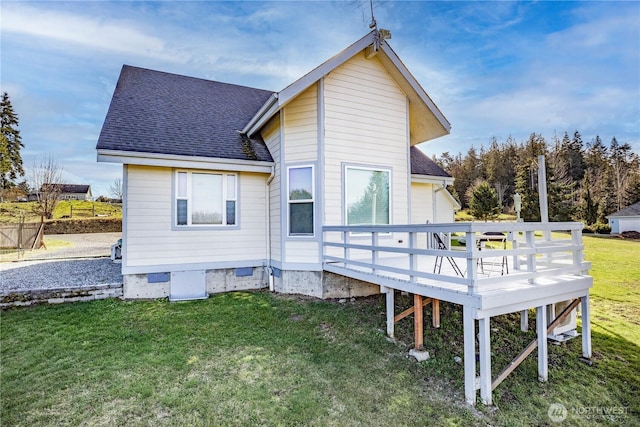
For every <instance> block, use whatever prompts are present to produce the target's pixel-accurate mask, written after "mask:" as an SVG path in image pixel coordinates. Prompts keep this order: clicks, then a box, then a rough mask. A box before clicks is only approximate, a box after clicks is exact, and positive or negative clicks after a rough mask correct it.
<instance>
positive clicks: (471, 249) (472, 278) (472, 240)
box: [466, 231, 478, 295]
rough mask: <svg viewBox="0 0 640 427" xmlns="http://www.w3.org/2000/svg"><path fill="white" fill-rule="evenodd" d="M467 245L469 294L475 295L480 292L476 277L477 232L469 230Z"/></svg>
mask: <svg viewBox="0 0 640 427" xmlns="http://www.w3.org/2000/svg"><path fill="white" fill-rule="evenodd" d="M466 245H467V282H468V285H467V286H468V289H469V294H470V295H473V294H475V293H477V292H478V284H477V283H476V279H477V278H478V272H477V270H476V269H477V268H478V266H477V263H478V258H477V256H478V255H477V254H478V251H477V248H476V233H474V232H470V231H468V232H467V233H466Z"/></svg>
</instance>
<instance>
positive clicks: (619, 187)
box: [609, 136, 632, 209]
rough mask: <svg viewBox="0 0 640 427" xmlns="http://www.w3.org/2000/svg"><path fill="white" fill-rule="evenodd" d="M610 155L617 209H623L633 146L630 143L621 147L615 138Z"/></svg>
mask: <svg viewBox="0 0 640 427" xmlns="http://www.w3.org/2000/svg"><path fill="white" fill-rule="evenodd" d="M609 153H610V158H609V161H610V164H611V170H612V173H613V185H614V194H615V196H616V199H615V200H616V208H617V209H622V208H623V207H624V206H625V205H624V203H625V195H626V192H627V185H628V177H629V170H630V167H629V166H630V163H631V162H630V160H631V156H632V151H631V145H629V144H628V143H625V144H622V145H620V144H619V143H618V140H617V139H616V137H615V136H614V137H613V139H612V140H611V145H610V149H609Z"/></svg>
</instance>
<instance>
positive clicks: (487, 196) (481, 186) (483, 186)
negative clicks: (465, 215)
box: [468, 181, 502, 221]
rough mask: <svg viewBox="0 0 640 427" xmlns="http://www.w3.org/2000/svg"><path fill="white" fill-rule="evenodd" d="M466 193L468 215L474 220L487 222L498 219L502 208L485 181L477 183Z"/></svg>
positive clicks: (494, 192) (493, 191)
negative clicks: (467, 194)
mask: <svg viewBox="0 0 640 427" xmlns="http://www.w3.org/2000/svg"><path fill="white" fill-rule="evenodd" d="M468 193H469V196H468V199H469V208H470V213H471V215H473V217H474V218H476V219H480V220H483V221H487V220H490V219H495V218H497V217H498V215H499V214H500V210H501V208H502V206H501V205H500V201H499V200H498V195H497V194H496V191H495V190H494V189H493V188H492V187H491V186H490V185H489V184H488V183H487V182H486V181H478V182H477V183H476V184H475V185H474V186H473V187H471V188H470V189H469V192H468Z"/></svg>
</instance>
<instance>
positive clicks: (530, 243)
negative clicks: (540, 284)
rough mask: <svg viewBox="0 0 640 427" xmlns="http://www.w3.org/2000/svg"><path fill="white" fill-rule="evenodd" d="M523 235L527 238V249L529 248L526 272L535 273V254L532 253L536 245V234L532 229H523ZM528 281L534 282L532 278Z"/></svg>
mask: <svg viewBox="0 0 640 427" xmlns="http://www.w3.org/2000/svg"><path fill="white" fill-rule="evenodd" d="M525 235H526V238H527V249H530V253H529V254H527V273H535V271H536V254H535V253H534V252H535V251H534V250H533V249H535V246H536V235H535V232H534V231H533V230H527V231H525ZM529 283H531V284H533V283H535V280H534V279H533V278H531V279H529Z"/></svg>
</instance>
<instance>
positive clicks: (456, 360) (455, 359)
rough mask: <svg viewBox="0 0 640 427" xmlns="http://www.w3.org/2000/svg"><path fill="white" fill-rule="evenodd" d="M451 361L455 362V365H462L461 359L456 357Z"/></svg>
mask: <svg viewBox="0 0 640 427" xmlns="http://www.w3.org/2000/svg"><path fill="white" fill-rule="evenodd" d="M453 361H454V362H456V363H462V357H460V356H456V357H454V358H453Z"/></svg>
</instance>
